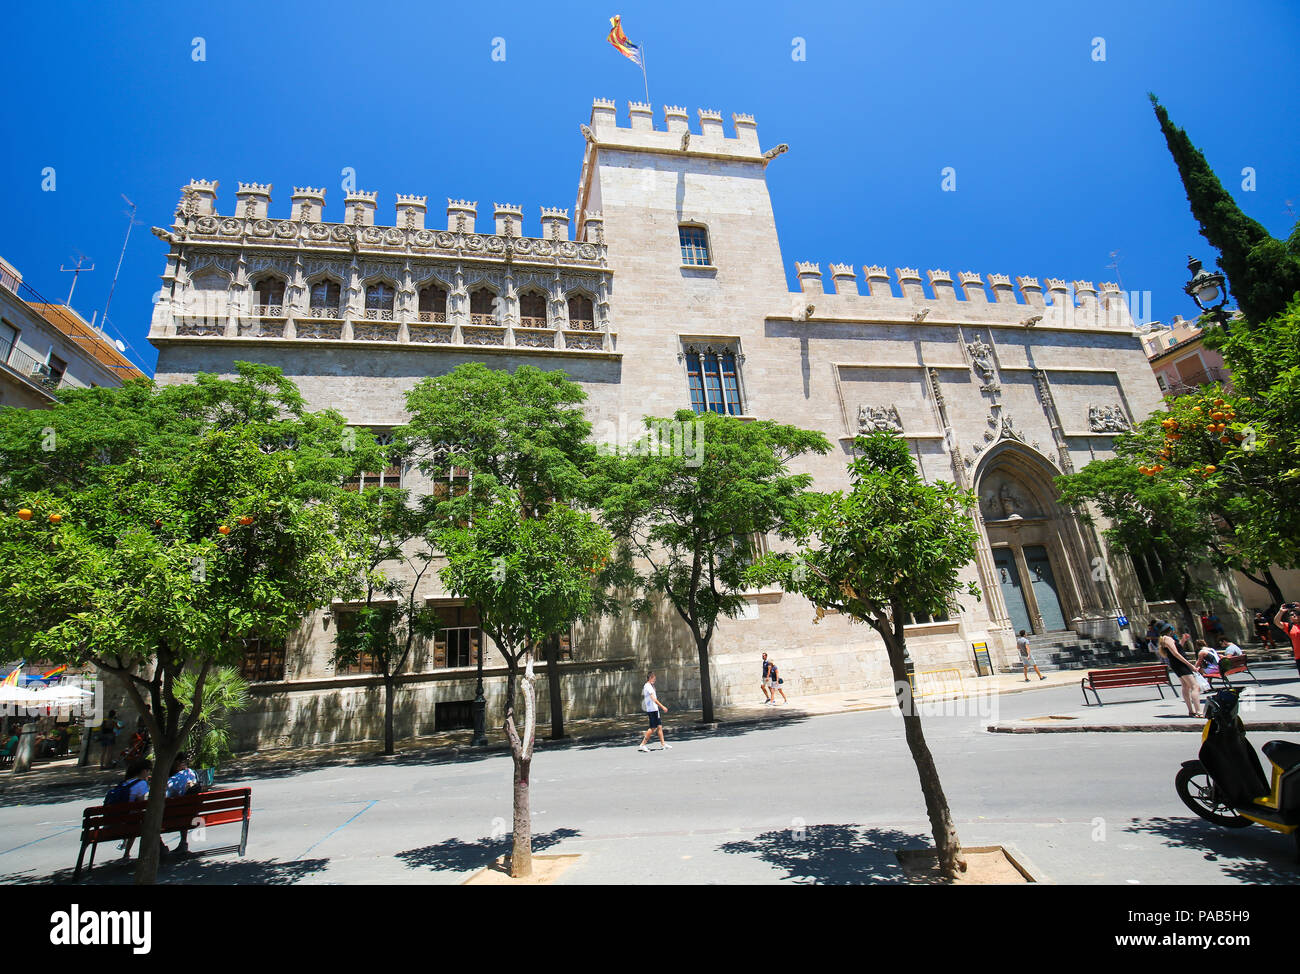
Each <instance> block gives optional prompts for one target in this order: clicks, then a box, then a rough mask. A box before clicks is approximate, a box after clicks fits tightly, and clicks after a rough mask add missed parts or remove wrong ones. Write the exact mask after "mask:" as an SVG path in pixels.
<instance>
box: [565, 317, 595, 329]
mask: <svg viewBox="0 0 1300 974" xmlns="http://www.w3.org/2000/svg"><path fill="white" fill-rule="evenodd" d="M569 328H570V330H572V331H595V330H596V323H595V322H594V321H592V320H591V319H589V318H570V319H569Z"/></svg>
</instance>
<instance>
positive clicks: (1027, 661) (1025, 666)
mask: <svg viewBox="0 0 1300 974" xmlns="http://www.w3.org/2000/svg"><path fill="white" fill-rule="evenodd" d="M1016 649H1018V650H1020V668H1021V669H1022V670H1024V672H1025V682H1026V683H1028V682H1029V667H1031V666H1032V667H1033V668H1034V672H1035V673H1037V674H1038V678H1039V679H1040V680H1046V679H1047V677H1045V676H1043V674H1042V671H1041V670H1039V668H1038V664H1037V663H1035V662H1034V657H1033V654H1032V653H1030V652H1029V639H1028V637H1026V636H1025V630H1023V629H1021V630H1020V635H1019V636H1017V637H1016Z"/></svg>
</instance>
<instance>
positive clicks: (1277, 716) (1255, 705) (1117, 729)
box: [988, 662, 1300, 734]
mask: <svg viewBox="0 0 1300 974" xmlns="http://www.w3.org/2000/svg"><path fill="white" fill-rule="evenodd" d="M1251 670H1252V671H1253V672H1254V673H1255V675H1256V676H1257V677H1258V678H1259V683H1258V684H1255V683H1253V682H1251V680H1250V679H1248V678H1246V679H1239V678H1237V677H1234V678H1233V685H1234V686H1239V687H1242V688H1243V691H1242V697H1241V708H1240V716H1241V720H1242V723H1244V724H1245V726H1246V730H1247V731H1249V732H1254V731H1266V732H1278V731H1281V732H1289V733H1295V732H1297V731H1300V680H1298V679H1297V677H1296V672H1295V666H1294V664H1293V663H1291V662H1286V663H1257V664H1255V665H1253V666H1252V667H1251ZM1216 689H1217V686H1216ZM1202 699H1203V698H1202ZM1204 726H1205V721H1204V720H1201V719H1197V718H1194V717H1188V716H1187V705H1186V704H1185V703H1183V699H1182V694H1181V690H1176V691H1175V692H1174V695H1173V696H1172V697H1171V695H1170V693H1169V689H1168V688H1165V691H1164V694H1163V699H1160V696H1159V695H1158V694H1157V690H1156V688H1155V687H1130V688H1125V689H1120V690H1111V691H1109V692H1108V691H1105V690H1103V691H1102V706H1100V707H1099V706H1097V705H1096V704H1093V705H1092V706H1088V707H1084V706H1079V707H1077V708H1070V709H1063V710H1060V711H1053V712H1051V713H1044V714H1039V715H1035V716H1032V717H1026V718H1022V719H1020V720H1008V721H1001V722H999V723H996V724H991V725H990V726H989V728H988V730H990V731H991V732H993V733H995V734H1062V733H1064V734H1070V733H1074V734H1077V733H1108V732H1109V733H1161V732H1167V731H1173V732H1179V731H1186V732H1191V733H1196V734H1199V733H1201V730H1202V728H1204Z"/></svg>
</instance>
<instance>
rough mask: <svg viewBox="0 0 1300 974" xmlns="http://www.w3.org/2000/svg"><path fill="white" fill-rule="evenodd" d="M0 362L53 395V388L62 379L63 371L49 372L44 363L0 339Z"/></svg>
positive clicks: (57, 386) (54, 388)
mask: <svg viewBox="0 0 1300 974" xmlns="http://www.w3.org/2000/svg"><path fill="white" fill-rule="evenodd" d="M0 364H3V365H5V366H7V367H8V368H9V369H10V370H11V371H13V372H17V373H18V374H19V375H21V376H22V377H23V378H24V379H26V380H27V381H28V382H32V383H35V384H36V385H38V386H40V387H41V388H42V389H44V390H45V391H46V392H48V393H49V394H50V395H54V392H55V390H56V389H58V388H59V383H60V382H62V381H63V375H64V373H62V372H58V373H54V372H51V371H50V367H49V366H48V365H47V364H46V363H44V362H41V361H39V360H38V359H34V358H32V357H31V356H30V355H28V354H27V353H26V352H24V351H23V350H22V349H21V348H19V347H18V346H17V345H14V344H12V343H10V342H5V341H0Z"/></svg>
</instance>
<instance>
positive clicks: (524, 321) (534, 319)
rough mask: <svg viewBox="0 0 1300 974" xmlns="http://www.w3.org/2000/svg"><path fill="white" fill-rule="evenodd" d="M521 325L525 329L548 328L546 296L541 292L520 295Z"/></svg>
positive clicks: (526, 292) (527, 292)
mask: <svg viewBox="0 0 1300 974" xmlns="http://www.w3.org/2000/svg"><path fill="white" fill-rule="evenodd" d="M519 324H520V325H521V326H522V327H524V328H545V327H546V295H544V294H542V293H541V292H540V291H525V292H524V293H523V294H521V295H519Z"/></svg>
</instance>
